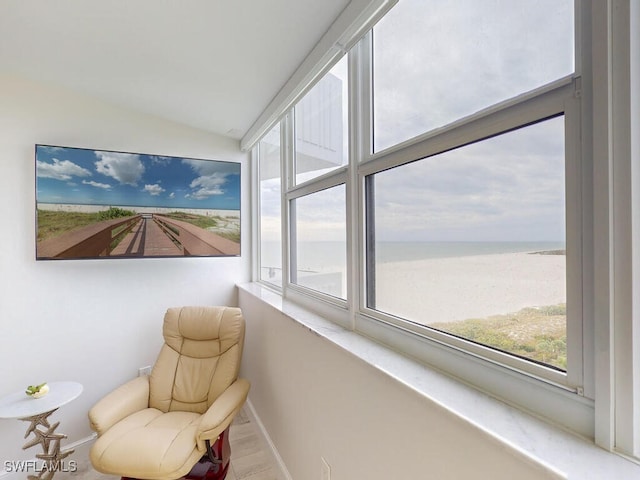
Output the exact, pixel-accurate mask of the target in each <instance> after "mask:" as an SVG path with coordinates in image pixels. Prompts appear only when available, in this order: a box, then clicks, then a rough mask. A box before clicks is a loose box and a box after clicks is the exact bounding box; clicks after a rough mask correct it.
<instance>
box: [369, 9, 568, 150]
mask: <svg viewBox="0 0 640 480" xmlns="http://www.w3.org/2000/svg"><path fill="white" fill-rule="evenodd" d="M373 42H374V45H373V54H374V57H373V89H374V99H373V104H374V114H373V116H374V151H380V150H383V149H385V148H387V147H390V146H392V145H395V144H397V143H400V142H403V141H405V140H408V139H410V138H413V137H415V136H416V135H420V134H422V133H425V132H428V131H430V130H433V129H435V128H438V127H442V126H444V125H446V124H449V123H451V122H453V121H455V120H458V119H460V118H463V117H465V116H467V115H470V114H473V113H475V112H477V111H479V110H482V109H484V108H486V107H489V106H491V105H494V104H496V103H498V102H501V101H503V100H507V99H509V98H512V97H515V96H517V95H519V94H521V93H525V92H528V91H530V90H532V89H534V88H537V87H540V86H542V85H545V84H547V83H550V82H552V81H554V80H557V79H559V78H562V77H564V76H566V75H569V74H571V73H573V71H574V6H573V0H536V1H530V0H456V1H455V2H451V1H448V0H402V1H401V2H399V3H398V4H397V5H396V6H395V7H394V8H393V9H392V10H391V11H390V12H389V13H388V14H387V15H386V16H385V17H384V18H383V19H382V20H381V21H380V22H379V23H378V25H376V27H375V28H374V33H373Z"/></svg>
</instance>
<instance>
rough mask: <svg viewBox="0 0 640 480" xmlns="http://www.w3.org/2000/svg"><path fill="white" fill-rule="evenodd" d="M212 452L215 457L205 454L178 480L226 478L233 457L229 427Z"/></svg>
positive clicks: (134, 479)
mask: <svg viewBox="0 0 640 480" xmlns="http://www.w3.org/2000/svg"><path fill="white" fill-rule="evenodd" d="M211 453H212V455H213V457H214V459H215V461H214V460H212V459H211V458H209V455H204V456H203V457H202V458H201V459H200V460H199V461H198V463H196V464H195V465H194V466H193V467H192V468H191V471H190V472H189V473H187V474H186V475H185V476H184V477H181V478H180V479H178V480H224V479H225V478H226V477H227V472H228V471H229V459H230V457H231V445H229V428H227V429H226V430H225V431H224V432H222V433H221V434H220V436H219V437H218V439H217V440H216V442H215V443H214V444H213V445H211ZM122 480H138V479H136V478H131V477H122Z"/></svg>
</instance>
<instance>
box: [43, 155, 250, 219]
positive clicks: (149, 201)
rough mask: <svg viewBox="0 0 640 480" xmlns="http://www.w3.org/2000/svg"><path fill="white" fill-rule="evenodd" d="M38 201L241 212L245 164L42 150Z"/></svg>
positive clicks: (158, 156) (154, 156) (157, 156)
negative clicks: (242, 176)
mask: <svg viewBox="0 0 640 480" xmlns="http://www.w3.org/2000/svg"><path fill="white" fill-rule="evenodd" d="M36 177H37V201H38V202H39V203H40V202H42V203H66V204H76V205H109V206H135V207H140V206H150V207H165V208H188V209H196V208H197V209H214V210H217V209H219V210H240V164H239V163H233V162H223V161H214V160H195V159H189V158H179V157H167V156H160V155H146V154H136V153H123V152H111V151H100V150H89V149H81V148H68V147H55V146H48V145H37V146H36Z"/></svg>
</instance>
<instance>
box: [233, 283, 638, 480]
mask: <svg viewBox="0 0 640 480" xmlns="http://www.w3.org/2000/svg"><path fill="white" fill-rule="evenodd" d="M239 288H240V289H241V290H242V291H243V292H246V293H248V294H250V295H252V296H253V297H255V298H257V299H259V300H260V301H262V302H263V303H265V304H266V305H268V306H270V307H272V308H275V309H277V310H278V311H280V312H282V314H284V315H285V316H286V317H288V318H289V319H291V320H292V321H293V322H296V323H297V324H299V325H301V326H304V327H305V328H307V329H308V330H309V331H311V332H312V333H314V334H315V335H318V336H319V337H320V338H322V339H323V340H325V341H329V342H331V343H332V344H333V345H335V346H336V347H338V348H340V349H342V350H344V351H346V352H348V353H350V354H351V355H353V356H355V357H356V358H358V359H360V360H361V361H363V362H365V363H367V364H368V365H370V366H371V367H372V368H375V369H376V370H378V371H379V372H381V373H382V374H384V375H387V376H389V377H390V378H392V379H393V380H395V381H397V382H399V383H400V384H402V385H404V386H405V387H408V388H410V389H411V390H413V391H414V392H415V393H416V394H418V395H421V396H423V397H425V398H427V399H429V400H430V401H432V402H434V403H437V404H439V405H440V406H442V407H443V408H444V409H446V410H447V411H448V412H450V413H451V414H452V415H456V416H457V417H459V418H460V419H462V420H464V421H466V422H468V423H469V424H472V425H474V426H475V427H476V428H478V429H480V430H481V431H483V432H484V433H486V434H487V436H488V437H491V438H492V439H494V440H496V441H499V442H501V443H502V444H503V445H505V446H506V447H507V448H511V449H512V450H513V451H515V452H517V453H519V454H521V455H522V456H523V457H524V458H527V459H529V460H530V461H532V462H534V463H536V464H538V465H540V466H542V467H544V468H546V469H548V470H549V471H550V473H551V472H555V473H556V475H557V478H575V479H582V478H591V479H610V478H640V465H638V464H637V463H635V462H633V461H630V460H628V459H626V458H625V457H622V456H620V455H617V454H614V453H610V452H607V451H606V450H604V449H602V448H599V447H597V446H596V445H594V444H593V442H592V441H590V440H588V439H584V438H582V437H579V436H577V435H574V434H572V433H569V432H567V431H564V430H562V429H561V428H559V427H557V426H555V425H552V424H549V423H547V422H545V421H543V420H540V419H538V418H535V417H533V416H532V415H530V414H527V413H525V412H523V411H521V410H518V409H517V408H515V407H512V406H510V405H507V404H505V403H503V402H500V401H498V400H496V399H494V398H492V397H490V396H488V395H486V394H484V393H482V392H480V391H478V390H476V389H474V388H472V387H470V386H467V385H465V384H463V383H462V382H460V381H457V380H455V379H453V378H451V377H449V376H446V375H444V374H442V373H440V372H438V371H436V370H433V369H431V368H429V367H426V366H425V365H422V364H420V363H418V362H416V361H414V360H411V359H409V358H407V357H405V356H403V355H400V354H398V353H396V352H394V351H392V350H390V349H389V348H387V347H384V346H382V345H380V344H378V343H375V342H373V341H372V340H370V339H368V338H366V337H364V336H362V335H360V334H358V333H354V332H352V331H349V330H346V329H344V328H342V327H341V326H339V325H337V324H335V323H333V322H330V321H328V320H325V319H324V318H322V317H321V316H319V315H317V314H315V313H313V312H311V311H309V310H308V309H305V308H303V307H301V306H299V305H297V304H294V303H292V302H290V301H287V300H285V299H283V298H282V296H281V295H279V294H278V293H276V292H274V291H272V290H270V289H269V288H267V287H265V286H263V285H261V284H258V283H250V284H243V285H240V286H239Z"/></svg>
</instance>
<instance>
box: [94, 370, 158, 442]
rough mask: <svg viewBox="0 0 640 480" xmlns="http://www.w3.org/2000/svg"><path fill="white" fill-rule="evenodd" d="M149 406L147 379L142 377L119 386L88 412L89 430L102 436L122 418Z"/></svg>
mask: <svg viewBox="0 0 640 480" xmlns="http://www.w3.org/2000/svg"><path fill="white" fill-rule="evenodd" d="M148 406H149V377H147V376H146V375H145V376H142V377H137V378H134V379H133V380H131V381H129V382H127V383H125V384H124V385H121V386H120V387H118V388H116V389H115V390H113V391H112V392H111V393H109V394H107V395H106V396H105V397H103V398H102V399H101V400H99V401H98V403H96V404H95V405H94V406H93V407H92V408H91V410H89V423H90V425H91V429H92V430H95V431H96V432H98V435H102V434H103V433H104V432H105V431H107V430H108V429H109V428H111V427H112V426H113V425H115V424H116V423H117V422H119V421H120V420H122V419H123V418H125V417H127V416H129V415H131V414H132V413H135V412H137V411H139V410H143V409H145V408H147V407H148Z"/></svg>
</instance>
